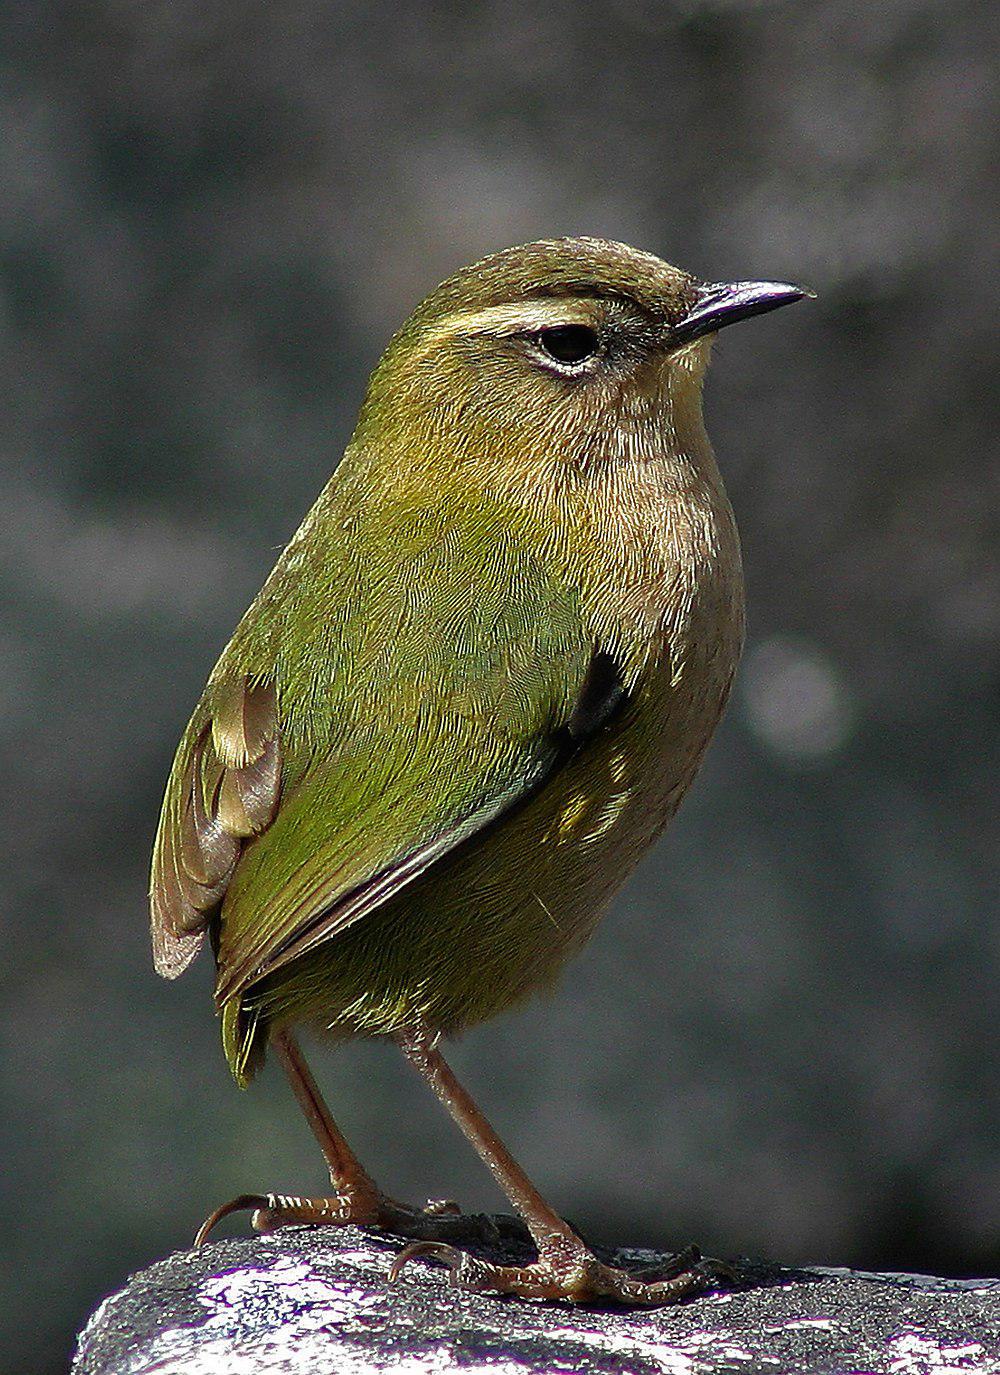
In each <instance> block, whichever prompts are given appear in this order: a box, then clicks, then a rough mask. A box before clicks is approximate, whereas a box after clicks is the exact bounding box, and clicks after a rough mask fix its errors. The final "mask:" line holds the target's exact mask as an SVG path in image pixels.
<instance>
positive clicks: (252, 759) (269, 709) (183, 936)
mask: <svg viewBox="0 0 1000 1375" xmlns="http://www.w3.org/2000/svg"><path fill="white" fill-rule="evenodd" d="M276 715H277V714H276V697H275V690H274V684H273V682H267V681H256V682H255V681H254V680H252V679H249V678H247V677H245V676H244V675H242V674H241V675H237V676H235V677H232V678H222V679H220V680H219V681H218V682H215V683H213V684H210V685H209V688H208V689H207V690H206V692H205V696H204V697H203V698H202V701H201V702H200V703H199V705H198V709H197V710H196V712H195V714H194V716H193V717H192V718H191V721H190V722H189V724H188V728H187V730H186V731H185V733H184V737H183V739H182V740H181V744H180V747H179V749H178V751H177V756H176V758H175V760H174V766H173V769H172V771H171V774H170V779H169V781H168V783H167V791H166V795H165V797H164V799H163V809H162V812H161V815H160V825H159V829H158V831H157V834H156V843H155V845H154V847H153V871H152V876H151V883H150V930H151V934H152V940H153V962H154V964H155V966H156V968H157V970H158V971H159V973H161V974H163V975H164V976H165V977H166V978H171V979H172V978H176V976H177V975H178V974H180V973H182V972H183V971H184V970H185V969H186V968H187V966H188V965H189V964H190V963H191V961H192V960H193V959H194V957H195V955H197V953H198V951H199V950H200V948H201V946H202V943H203V941H204V939H205V931H206V929H207V927H208V923H209V920H210V918H211V916H212V914H213V913H214V912H215V911H216V909H217V908H218V906H219V904H220V902H221V901H222V898H223V895H224V894H225V891H226V888H227V886H228V884H229V880H230V878H231V877H232V874H233V870H234V869H235V868H236V862H237V860H238V859H239V856H240V853H241V852H242V849H243V845H244V843H245V841H246V840H248V839H249V838H250V837H251V836H253V835H256V834H257V833H258V832H259V831H262V830H263V829H264V828H265V827H266V826H267V825H269V823H270V821H271V819H272V818H273V816H274V813H275V811H276V809H277V806H278V797H279V793H280V788H281V747H280V742H279V739H278V727H277V719H276Z"/></svg>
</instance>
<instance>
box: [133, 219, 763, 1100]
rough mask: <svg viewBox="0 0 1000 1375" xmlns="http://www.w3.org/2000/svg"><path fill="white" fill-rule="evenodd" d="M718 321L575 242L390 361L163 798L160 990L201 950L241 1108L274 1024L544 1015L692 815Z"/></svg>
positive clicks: (249, 619)
mask: <svg viewBox="0 0 1000 1375" xmlns="http://www.w3.org/2000/svg"><path fill="white" fill-rule="evenodd" d="M698 290H699V287H698V284H697V283H696V282H695V281H694V279H692V278H690V277H689V276H687V275H686V274H685V273H682V272H679V271H677V270H676V269H674V268H671V267H669V266H667V265H666V264H665V263H662V262H661V261H660V260H659V259H656V258H653V257H650V256H649V255H646V254H640V253H637V252H636V251H635V250H633V249H629V248H626V247H624V246H623V245H617V244H609V243H604V242H601V241H597V240H588V239H576V240H555V241H551V242H547V243H541V244H533V245H528V246H526V247H522V248H518V249H511V250H508V251H506V252H505V253H501V254H497V255H494V256H493V257H492V258H490V259H486V260H484V262H482V263H480V264H477V265H475V266H473V267H472V268H468V269H466V270H465V271H463V272H462V273H459V274H458V275H457V276H456V277H454V278H452V279H451V280H450V281H449V282H447V283H445V284H444V285H443V286H442V287H441V288H439V289H438V290H437V291H436V292H435V293H433V294H432V295H431V296H430V297H428V299H427V300H426V301H425V302H423V303H422V304H421V306H419V307H418V309H417V310H416V312H415V313H414V315H413V316H412V317H411V319H410V320H409V321H408V322H407V324H406V325H405V326H404V327H403V329H402V330H400V332H399V333H398V334H397V335H396V336H395V338H394V339H393V340H392V342H391V343H390V345H389V348H388V349H387V350H386V353H385V355H384V356H383V359H382V361H381V362H380V364H379V366H378V368H377V369H376V371H375V373H374V374H373V377H372V380H371V383H370V386H369V391H368V394H367V396H366V399H365V403H364V405H363V408H362V412H361V415H360V418H359V421H358V426H357V430H356V432H355V435H354V438H353V439H352V441H351V444H350V446H349V447H348V450H347V453H346V454H345V456H344V459H343V461H342V462H341V464H340V466H339V467H338V469H337V471H336V473H335V474H334V476H333V478H332V479H331V481H330V483H329V484H328V486H327V487H326V489H325V490H324V492H323V493H322V494H321V496H320V498H319V500H318V501H317V503H316V505H315V507H314V508H313V510H312V511H311V512H310V514H309V515H308V516H307V517H306V520H305V522H304V523H303V525H302V527H301V529H300V530H299V531H298V533H297V534H296V535H295V536H294V538H293V539H292V541H291V543H290V544H289V546H288V548H287V549H286V550H285V552H284V553H283V554H282V556H281V558H280V560H279V562H278V564H277V566H276V568H275V570H274V572H273V573H272V575H271V577H270V578H269V579H268V581H267V583H266V584H265V586H264V588H263V589H262V591H261V593H260V595H259V596H258V598H257V599H256V601H255V602H254V603H253V605H252V606H251V608H250V609H249V611H248V612H247V614H246V615H245V616H244V618H243V620H242V622H241V623H240V625H239V627H238V628H237V630H236V633H235V634H234V636H233V639H232V640H231V642H230V643H229V645H228V646H227V647H226V649H225V650H224V652H223V654H222V657H221V658H220V660H219V662H218V664H217V665H216V667H215V669H214V671H213V673H212V675H211V678H210V679H209V683H208V686H207V687H206V690H205V693H204V696H203V698H202V700H201V702H200V703H199V705H198V707H197V708H196V710H195V713H194V716H193V718H192V720H191V723H190V725H189V727H188V729H187V731H186V733H185V735H184V738H183V740H182V742H181V745H180V748H179V750H178V753H177V757H176V760H175V763H174V767H173V771H172V773H171V776H170V780H169V783H168V786H167V793H166V797H165V799H164V806H163V813H162V817H161V823H160V830H159V834H158V837H157V843H156V849H155V854H154V863H153V880H152V912H153V940H154V948H155V953H156V962H157V967H158V968H159V969H160V971H161V972H162V973H164V974H167V975H170V976H172V975H175V974H177V973H180V972H181V970H182V969H183V968H184V967H186V965H187V964H188V963H189V961H190V959H191V958H193V956H194V954H195V953H196V951H197V949H198V947H199V945H200V944H201V942H202V940H203V938H204V935H205V934H206V932H208V933H210V934H211V935H212V939H213V943H214V947H215V950H216V958H217V962H218V968H219V981H218V988H217V995H218V1001H219V1004H220V1007H221V1009H222V1014H223V1039H224V1045H225V1050H226V1054H227V1057H228V1059H229V1062H230V1065H231V1066H232V1069H233V1072H234V1074H235V1075H236V1077H237V1079H238V1080H239V1081H240V1082H245V1081H246V1080H247V1079H248V1077H249V1076H250V1074H251V1073H252V1072H253V1069H254V1068H255V1067H256V1065H257V1064H258V1063H259V1061H260V1058H261V1055H262V1052H263V1049H264V1047H265V1045H266V1038H267V1032H268V1030H269V1029H273V1028H274V1027H276V1026H280V1025H283V1024H285V1023H289V1022H299V1021H308V1022H310V1023H313V1024H315V1025H318V1026H322V1027H325V1028H329V1029H330V1030H332V1031H333V1032H334V1033H335V1034H339V1035H354V1034H382V1033H388V1032H392V1031H394V1030H398V1029H400V1028H402V1027H413V1026H417V1025H423V1026H428V1027H431V1028H435V1029H440V1030H442V1031H445V1032H448V1031H456V1030H459V1029H461V1028H462V1027H464V1026H468V1025H470V1024H473V1023H475V1022H477V1021H479V1020H482V1019H483V1018H486V1017H489V1016H491V1015H493V1014H494V1013H496V1012H498V1011H500V1010H502V1009H503V1008H504V1007H506V1006H509V1005H510V1004H511V1003H513V1002H514V1001H516V1000H517V999H519V998H521V997H523V996H525V995H526V994H528V993H530V992H531V991H532V990H534V989H536V988H538V987H540V986H543V985H545V984H547V983H549V982H551V980H552V979H554V978H555V976H556V975H557V973H558V971H559V968H560V967H561V965H562V963H563V962H564V960H565V959H566V957H567V956H568V955H569V954H570V953H571V952H572V951H573V950H574V949H575V948H577V947H578V946H579V945H580V944H581V943H582V942H583V941H585V940H586V938H587V936H588V935H589V934H590V932H591V931H592V929H593V926H594V924H595V922H596V920H597V918H598V917H599V915H600V913H601V911H602V909H603V907H604V906H605V905H606V903H607V901H608V900H609V899H610V897H611V896H612V895H613V893H614V891H615V890H616V889H617V887H618V886H619V885H620V883H621V882H622V881H623V879H624V878H625V876H626V875H627V874H628V872H629V870H630V869H631V868H632V867H633V865H634V863H635V862H636V860H637V858H638V856H639V855H640V854H641V852H642V851H643V849H644V848H645V847H646V846H647V845H648V844H649V843H650V841H651V840H652V839H653V838H654V837H655V836H656V835H657V834H658V833H659V832H660V830H661V829H662V828H663V826H664V825H665V824H666V822H667V820H668V819H669V817H670V816H671V815H672V813H673V812H674V810H675V809H676V807H677V805H678V804H679V802H680V799H681V797H682V796H683V793H684V791H685V789H686V788H687V786H688V784H689V783H690V781H691V778H692V777H693V775H694V773H695V771H696V769H697V767H698V763H699V762H700V759H701V756H702V754H703V752H704V749H705V746H706V745H707V743H708V739H709V737H710V735H711V732H712V730H713V728H714V726H715V724H716V722H717V720H718V717H719V715H720V713H721V711H722V708H723V706H724V703H725V699H726V695H727V693H728V690H729V685H730V681H731V679H732V675H733V672H734V669H735V666H736V662H737V659H738V656H739V650H740V644H741V638H742V604H743V603H742V582H741V573H740V560H739V548H738V542H737V537H736V532H735V527H734V524H733V520H732V514H731V511H730V509H729V505H728V502H727V501H726V498H725V495H724V492H723V489H722V483H721V479H720V478H719V474H718V470H717V468H716V466H715V462H714V459H713V457H712V453H711V449H710V446H709V444H708V440H707V437H706V436H705V432H704V427H703V424H702V418H701V382H702V375H703V372H704V368H705V365H706V363H707V358H708V351H709V342H708V341H707V340H706V339H705V338H704V337H692V338H691V339H690V341H689V342H684V343H683V344H682V343H679V342H678V340H677V337H675V335H674V334H672V333H671V331H672V330H673V331H676V330H678V329H679V324H678V322H681V321H683V320H684V319H685V318H686V317H687V316H688V315H689V314H690V312H691V311H692V309H693V308H694V307H695V306H696V303H697V301H698V300H699V299H700V298H699V295H698ZM760 308H764V307H760ZM567 328H569V329H570V330H573V329H576V330H578V331H579V330H581V329H582V330H583V331H584V334H583V335H579V334H578V335H575V336H574V335H572V334H570V335H569V336H566V335H565V334H564V335H561V336H560V335H549V334H546V331H552V330H557V331H558V330H563V331H565V330H566V329H567ZM567 338H568V339H569V344H565V343H564V342H563V341H564V340H565V339H567ZM574 339H576V340H577V341H579V340H580V339H583V340H584V341H586V340H588V339H592V340H594V341H596V342H595V349H594V352H593V354H592V355H588V356H586V357H584V358H583V359H582V360H571V361H569V362H566V361H565V360H561V359H559V358H557V357H554V356H552V355H551V354H549V353H547V352H546V350H547V348H548V347H549V346H550V345H551V346H552V347H555V344H554V343H553V342H552V341H558V343H559V349H560V351H566V350H567V349H572V348H578V347H579V343H577V344H574V343H573V340H574ZM663 931H664V942H665V945H669V938H670V937H669V931H670V928H669V915H668V914H665V918H664V928H663Z"/></svg>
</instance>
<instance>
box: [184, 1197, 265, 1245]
mask: <svg viewBox="0 0 1000 1375" xmlns="http://www.w3.org/2000/svg"><path fill="white" fill-rule="evenodd" d="M273 1202H274V1197H273V1195H271V1194H237V1196H236V1197H235V1198H231V1199H230V1200H229V1202H228V1203H223V1204H222V1206H221V1207H219V1208H216V1209H215V1211H214V1212H212V1213H209V1215H208V1217H207V1218H206V1219H205V1221H204V1222H203V1223H202V1224H201V1226H200V1227H199V1228H198V1231H197V1233H196V1234H195V1239H194V1247H195V1250H197V1249H198V1247H199V1246H204V1244H205V1242H206V1241H207V1240H208V1234H209V1232H212V1231H214V1230H215V1228H216V1227H217V1226H218V1225H219V1223H220V1222H221V1221H222V1219H223V1218H224V1217H228V1216H229V1214H230V1213H243V1212H248V1211H249V1210H250V1209H251V1208H252V1209H253V1210H254V1211H255V1212H256V1211H257V1210H258V1209H260V1208H269V1207H271V1206H272V1205H273Z"/></svg>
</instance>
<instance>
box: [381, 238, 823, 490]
mask: <svg viewBox="0 0 1000 1375" xmlns="http://www.w3.org/2000/svg"><path fill="white" fill-rule="evenodd" d="M807 294H808V293H806V292H805V291H803V290H802V288H800V287H796V286H790V285H787V284H784V283H776V282H737V283H728V284H707V283H705V282H701V281H699V280H697V279H696V278H695V277H692V276H690V275H689V274H688V273H686V272H683V271H681V270H680V269H679V268H676V267H671V266H670V264H669V263H665V262H663V261H662V260H661V259H660V258H657V257H654V256H653V255H652V254H650V253H643V252H640V251H639V250H637V249H634V248H629V247H628V246H627V245H625V244H620V243H612V242H609V241H606V240H602V239H591V238H565V239H551V240H543V241H540V242H538V243H530V244H523V245H520V246H518V247H515V248H508V249H505V250H504V251H503V252H500V253H494V254H491V255H490V256H489V257H487V258H483V259H482V260H481V261H479V262H477V263H474V264H473V265H472V266H470V267H466V268H463V269H462V270H461V271H460V272H458V273H456V274H455V275H454V276H453V277H450V278H449V279H448V280H447V281H446V282H444V283H443V284H442V285H441V286H439V287H438V288H437V290H436V291H434V292H432V293H431V294H430V295H429V296H428V297H427V298H426V299H425V300H424V301H423V302H421V304H420V305H419V306H418V307H417V309H416V310H415V311H414V313H413V314H412V315H411V316H410V318H409V320H408V321H407V322H406V323H405V324H404V325H403V327H402V328H401V329H400V330H399V332H398V333H397V334H396V335H395V336H394V338H393V340H392V341H391V343H390V344H389V347H388V348H387V349H386V352H385V354H384V355H383V358H382V360H381V362H380V364H379V366H378V368H377V369H376V370H375V373H374V374H373V377H372V381H371V384H370V387H369V392H368V396H367V398H366V401H365V406H364V408H363V410H362V415H361V421H360V424H359V432H358V436H357V438H358V439H359V440H360V441H361V442H362V443H365V442H366V441H368V440H377V441H382V442H383V443H384V442H385V441H386V440H387V439H390V438H391V439H392V441H393V443H392V447H393V449H394V451H395V452H396V453H402V452H404V451H409V452H410V455H411V461H413V462H416V463H418V464H420V463H421V455H423V456H424V460H425V461H428V462H434V463H435V464H438V463H439V462H440V461H441V459H442V458H443V456H444V453H445V451H447V453H448V455H449V457H450V460H451V462H456V461H466V460H468V461H474V462H476V464H477V466H478V469H479V472H480V474H482V473H483V471H484V469H485V468H490V467H493V466H494V465H501V466H507V465H509V464H510V463H511V462H512V461H514V459H513V456H514V455H521V456H523V458H524V460H525V461H527V462H535V463H538V464H546V463H547V464H553V465H557V466H563V467H565V466H566V465H567V464H568V465H570V466H572V467H574V468H577V469H580V468H586V467H587V466H588V465H589V464H592V463H594V462H607V461H609V460H613V459H614V457H615V456H616V454H620V455H622V456H631V457H638V458H641V457H642V456H643V454H644V453H645V452H646V451H647V450H650V451H652V450H653V449H659V448H662V445H663V443H664V442H667V443H669V442H670V436H671V434H674V433H676V431H677V430H678V429H683V427H684V413H685V412H686V411H689V410H690V411H692V412H693V413H696V414H697V417H698V423H700V407H701V384H702V379H703V375H704V371H705V366H706V364H707V361H708V355H709V350H710V346H711V340H712V338H713V337H714V335H715V333H716V332H717V331H718V330H719V329H721V328H722V327H723V326H725V325H728V324H731V323H733V322H734V321H737V320H743V319H746V318H747V317H749V316H751V315H759V314H763V313H764V312H765V311H769V310H774V309H776V308H777V307H778V306H782V305H786V304H788V303H789V302H791V301H796V300H799V299H800V298H801V297H802V296H804V295H807Z"/></svg>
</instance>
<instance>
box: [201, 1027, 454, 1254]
mask: <svg viewBox="0 0 1000 1375" xmlns="http://www.w3.org/2000/svg"><path fill="white" fill-rule="evenodd" d="M271 1042H272V1045H273V1047H274V1052H275V1055H276V1057H277V1060H278V1063H279V1064H280V1065H281V1067H282V1069H283V1070H284V1071H285V1074H286V1076H287V1078H288V1082H289V1083H290V1084H291V1086H292V1092H293V1093H294V1094H295V1097H296V1099H297V1101H298V1104H299V1107H300V1108H301V1109H302V1111H303V1113H304V1114H305V1118H306V1121H307V1122H308V1123H309V1126H310V1128H311V1129H312V1133H313V1135H314V1136H315V1138H316V1140H317V1142H318V1143H319V1148H320V1150H321V1151H322V1152H323V1159H324V1160H325V1161H326V1164H327V1168H328V1169H329V1171H330V1182H331V1184H332V1185H333V1191H332V1193H331V1194H330V1195H329V1196H328V1197H323V1198H300V1197H298V1196H297V1195H290V1194H240V1195H239V1197H238V1198H234V1199H232V1200H231V1201H230V1202H229V1203H225V1204H223V1205H222V1207H221V1208H216V1210H215V1212H214V1213H212V1214H211V1215H210V1216H209V1217H207V1218H206V1219H205V1221H204V1222H203V1223H202V1225H201V1227H200V1229H199V1231H198V1235H197V1236H196V1237H195V1243H194V1244H195V1245H196V1246H200V1245H201V1244H202V1242H203V1241H204V1240H205V1239H206V1237H207V1236H208V1234H209V1232H211V1231H212V1229H213V1228H214V1227H215V1225H216V1224H217V1223H218V1222H220V1221H221V1220H222V1218H224V1217H227V1216H228V1215H229V1214H230V1213H235V1212H242V1211H243V1210H246V1209H252V1210H253V1216H252V1218H251V1223H252V1225H253V1227H254V1229H255V1230H256V1231H258V1232H273V1231H276V1230H277V1228H279V1227H285V1226H288V1225H289V1224H292V1223H317V1224H318V1223H327V1224H332V1225H335V1226H349V1225H354V1226H358V1227H381V1228H383V1229H384V1230H386V1231H389V1232H396V1233H398V1234H399V1235H401V1236H419V1237H427V1236H433V1237H438V1236H440V1235H442V1234H447V1227H446V1226H445V1225H443V1224H445V1223H446V1221H447V1217H448V1216H449V1215H451V1214H455V1213H458V1211H459V1209H458V1208H457V1207H456V1205H455V1204H453V1203H443V1202H435V1203H431V1204H429V1205H428V1206H427V1208H413V1207H411V1206H410V1205H409V1204H406V1203H397V1202H396V1200H395V1199H392V1198H388V1197H387V1196H386V1195H385V1194H383V1193H382V1192H381V1191H380V1190H379V1189H378V1188H377V1186H376V1185H375V1182H374V1180H373V1179H372V1178H371V1176H370V1175H369V1174H368V1172H367V1170H366V1169H365V1168H364V1166H363V1165H362V1164H361V1161H360V1160H359V1159H358V1158H357V1156H356V1155H355V1154H354V1152H353V1151H352V1150H351V1148H350V1146H349V1145H348V1144H347V1141H346V1139H345V1138H344V1136H343V1134H342V1133H341V1131H340V1128H339V1127H338V1126H337V1124H336V1122H334V1120H333V1117H332V1116H331V1113H330V1109H329V1108H328V1107H327V1105H326V1103H325V1102H324V1101H323V1095H322V1094H321V1093H320V1091H319V1085H318V1084H317V1083H316V1080H315V1079H314V1078H313V1076H312V1071H311V1070H310V1069H309V1066H308V1065H307V1064H306V1061H305V1056H304V1055H303V1054H302V1051H301V1049H300V1047H299V1044H298V1042H297V1041H296V1039H295V1037H294V1036H293V1035H292V1033H291V1032H290V1031H288V1030H282V1031H278V1032H276V1033H275V1034H274V1035H273V1036H272V1038H271ZM429 1224H432V1225H429Z"/></svg>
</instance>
